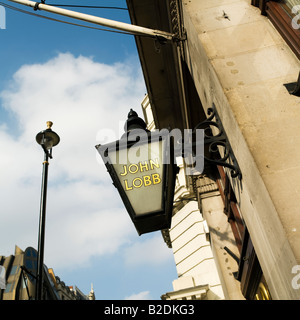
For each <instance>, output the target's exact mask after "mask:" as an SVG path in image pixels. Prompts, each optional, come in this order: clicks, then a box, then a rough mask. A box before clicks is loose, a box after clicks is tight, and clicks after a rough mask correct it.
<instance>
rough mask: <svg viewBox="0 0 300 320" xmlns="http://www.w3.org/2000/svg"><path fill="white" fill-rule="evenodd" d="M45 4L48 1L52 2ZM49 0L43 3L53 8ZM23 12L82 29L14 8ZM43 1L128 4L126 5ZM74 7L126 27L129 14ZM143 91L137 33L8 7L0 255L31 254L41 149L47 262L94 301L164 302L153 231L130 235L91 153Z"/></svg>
mask: <svg viewBox="0 0 300 320" xmlns="http://www.w3.org/2000/svg"><path fill="white" fill-rule="evenodd" d="M49 1H50V0H49ZM49 1H48V3H50V2H49ZM3 3H4V4H7V5H12V6H14V7H17V8H20V9H22V10H26V11H28V12H30V13H38V14H40V15H44V16H50V17H53V18H56V19H62V20H67V21H72V22H75V23H81V22H78V21H75V20H70V19H67V18H64V17H61V16H55V15H52V14H47V13H45V12H42V11H38V12H34V11H33V9H31V8H29V7H25V6H22V5H18V4H14V3H12V2H10V1H7V0H3V1H0V5H1V4H3ZM51 3H53V4H55V3H57V4H58V3H64V4H81V5H82V4H83V3H84V4H85V5H98V6H107V5H109V6H117V7H124V8H125V7H126V2H125V1H123V0H115V1H113V0H110V1H104V0H103V1H100V0H98V1H95V0H85V1H84V2H83V1H79V0H72V1H71V0H65V1H58V0H52V1H51ZM71 10H76V11H81V12H85V13H90V14H93V15H97V16H101V17H105V18H109V19H114V20H118V21H123V22H129V17H128V13H127V11H124V10H108V9H79V8H72V9H71ZM145 93H146V89H145V85H144V80H143V77H142V72H141V67H140V62H139V59H138V55H137V50H136V46H135V41H134V37H133V36H129V35H123V34H117V33H110V32H104V31H99V30H92V29H86V28H82V27H76V26H71V25H67V24H62V23H59V22H53V21H49V20H45V19H42V18H39V17H35V16H32V15H27V14H24V13H21V12H17V11H14V10H11V9H8V8H6V29H0V149H1V155H2V156H1V158H0V176H1V179H0V199H1V210H0V243H1V246H0V255H10V254H13V253H14V247H15V245H18V246H19V247H20V248H21V249H23V250H25V249H26V247H28V246H32V247H35V248H36V247H37V233H38V217H39V201H40V186H41V173H42V160H43V153H42V150H41V148H40V146H39V145H38V144H37V143H36V142H35V135H36V134H37V133H38V132H39V131H41V130H43V129H45V126H46V125H45V124H46V121H48V120H51V121H53V123H54V125H53V130H54V131H56V132H57V133H58V134H59V135H60V138H61V142H60V144H59V145H58V146H57V147H55V148H54V149H53V159H52V160H51V161H50V166H49V185H48V198H47V221H46V240H45V241H46V244H45V264H46V265H47V266H48V267H49V268H50V267H51V268H53V269H54V272H55V274H56V275H57V276H59V277H60V278H61V279H62V280H63V281H64V282H65V283H66V284H67V285H76V286H77V287H78V288H79V289H80V290H81V291H83V292H84V293H88V292H89V290H90V286H91V283H93V286H94V290H95V294H96V298H97V299H120V300H122V299H126V298H132V299H134V298H135V299H138V298H140V299H141V298H143V299H160V295H161V294H164V293H166V292H168V291H172V281H173V280H174V279H176V278H177V273H176V268H175V263H174V259H173V255H172V250H171V249H168V248H167V246H166V245H165V243H164V242H163V239H162V237H161V234H160V232H154V233H152V234H147V235H142V236H141V237H139V236H138V234H137V232H136V230H135V229H134V226H133V224H132V222H131V221H130V218H129V216H128V214H127V212H126V211H125V209H124V206H123V204H122V202H121V200H120V198H119V195H118V193H117V191H116V189H115V188H114V187H113V186H112V184H111V181H110V177H109V176H108V174H107V172H106V169H105V167H104V165H103V163H102V160H101V159H100V157H99V156H98V155H97V153H96V150H95V148H94V146H95V145H96V144H98V143H104V142H108V141H112V140H114V139H118V138H119V136H120V133H122V130H123V124H124V121H125V120H126V116H127V113H128V111H129V109H130V108H133V109H135V110H136V111H137V112H138V113H139V114H140V115H141V107H140V103H141V101H142V99H143V97H144V95H145Z"/></svg>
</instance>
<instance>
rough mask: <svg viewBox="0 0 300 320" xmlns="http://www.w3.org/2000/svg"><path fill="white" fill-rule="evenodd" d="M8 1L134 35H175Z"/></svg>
mask: <svg viewBox="0 0 300 320" xmlns="http://www.w3.org/2000/svg"><path fill="white" fill-rule="evenodd" d="M9 1H12V2H16V3H20V4H24V5H26V6H29V7H32V8H35V9H39V10H45V11H48V12H52V13H56V14H60V15H63V16H66V17H70V18H74V19H78V20H83V21H87V22H90V23H94V24H98V25H101V26H105V27H109V28H113V29H118V30H122V31H126V32H129V33H132V34H135V35H146V36H151V37H162V38H164V39H166V40H172V39H174V38H175V35H174V34H172V33H169V32H165V31H160V30H154V29H149V28H144V27H140V26H136V25H132V24H129V23H124V22H119V21H114V20H110V19H105V18H100V17H96V16H92V15H89V14H84V13H80V12H76V11H71V10H67V9H62V8H57V7H54V6H49V5H47V4H44V3H40V2H33V1H29V0H9Z"/></svg>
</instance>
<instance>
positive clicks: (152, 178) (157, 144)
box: [96, 110, 177, 235]
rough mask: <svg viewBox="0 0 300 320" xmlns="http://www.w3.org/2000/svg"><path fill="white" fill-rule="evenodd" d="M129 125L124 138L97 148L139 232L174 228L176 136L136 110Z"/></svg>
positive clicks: (127, 124) (129, 117) (129, 118)
mask: <svg viewBox="0 0 300 320" xmlns="http://www.w3.org/2000/svg"><path fill="white" fill-rule="evenodd" d="M125 128H126V129H127V131H126V132H125V134H124V135H123V136H122V138H121V139H120V140H118V141H115V142H112V143H109V144H105V145H98V146H96V149H97V150H98V152H99V153H100V155H101V157H102V159H103V161H104V163H105V165H106V167H107V170H108V172H109V174H110V176H111V178H112V181H113V184H114V186H115V187H116V188H117V189H118V191H119V194H120V196H121V198H122V200H123V203H124V205H125V207H126V209H127V211H128V213H129V215H130V217H131V219H132V221H133V223H134V225H135V227H136V229H137V232H138V233H139V235H141V234H143V233H148V232H152V231H157V230H161V229H166V228H170V225H171V218H172V208H173V197H174V188H175V177H176V170H177V166H176V165H175V164H174V148H173V142H172V141H173V140H172V139H171V137H170V136H169V134H168V131H167V130H163V131H160V132H157V133H156V132H150V131H148V130H147V129H146V124H145V122H144V121H143V120H142V119H141V118H139V117H138V116H137V114H136V112H134V111H132V110H131V111H130V112H129V114H128V120H127V122H126V124H125ZM126 129H125V130H126ZM162 132H163V133H162Z"/></svg>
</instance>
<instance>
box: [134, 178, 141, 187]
mask: <svg viewBox="0 0 300 320" xmlns="http://www.w3.org/2000/svg"><path fill="white" fill-rule="evenodd" d="M136 181H139V182H140V184H136ZM132 185H133V186H134V187H135V188H140V187H141V186H142V185H143V180H142V179H141V178H135V179H133V181H132Z"/></svg>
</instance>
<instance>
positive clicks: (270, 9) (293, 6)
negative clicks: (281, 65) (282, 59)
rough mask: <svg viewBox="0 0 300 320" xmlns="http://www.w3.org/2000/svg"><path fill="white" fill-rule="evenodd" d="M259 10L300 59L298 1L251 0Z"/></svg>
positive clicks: (299, 14)
mask: <svg viewBox="0 0 300 320" xmlns="http://www.w3.org/2000/svg"><path fill="white" fill-rule="evenodd" d="M251 4H252V5H254V6H256V7H258V8H260V10H261V13H262V14H263V15H266V16H267V17H268V18H269V19H270V21H271V22H272V23H273V25H274V26H275V28H276V29H277V30H278V32H279V33H280V34H281V36H282V37H283V38H284V40H285V41H286V42H287V44H288V45H289V46H290V48H291V49H292V50H293V52H294V53H295V55H296V56H297V57H298V59H300V1H299V0H276V1H275V0H273V1H268V0H252V1H251Z"/></svg>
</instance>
